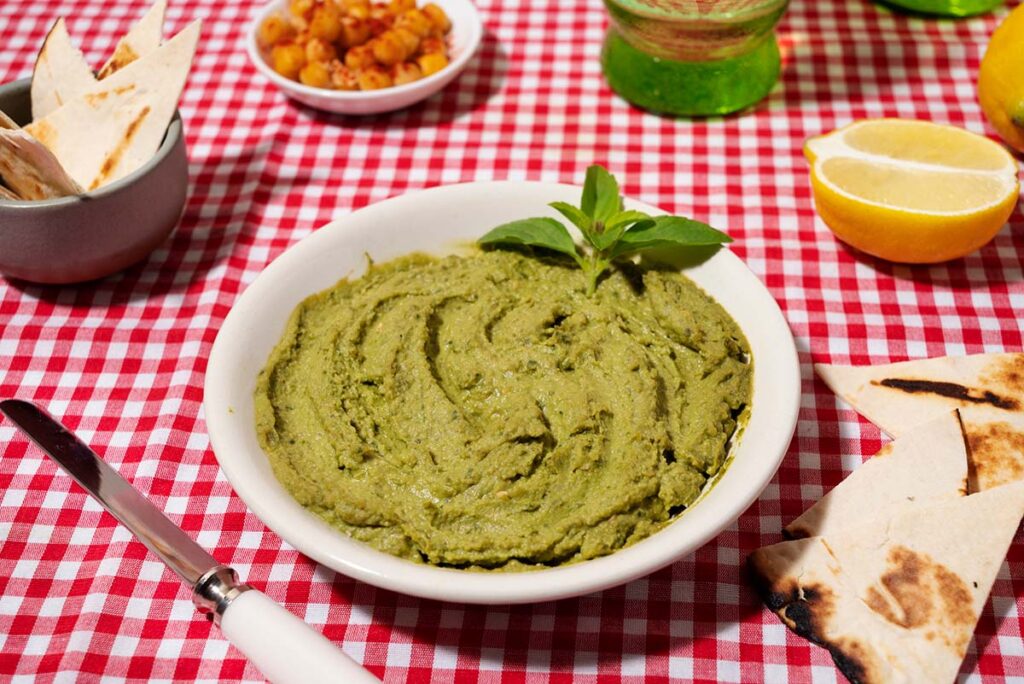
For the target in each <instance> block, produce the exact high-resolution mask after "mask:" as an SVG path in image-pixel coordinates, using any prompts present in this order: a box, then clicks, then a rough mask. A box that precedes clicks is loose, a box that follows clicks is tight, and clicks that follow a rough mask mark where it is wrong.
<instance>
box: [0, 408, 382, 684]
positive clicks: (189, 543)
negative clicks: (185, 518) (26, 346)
mask: <svg viewBox="0 0 1024 684" xmlns="http://www.w3.org/2000/svg"><path fill="white" fill-rule="evenodd" d="M0 412H3V414H4V415H6V416H7V417H8V418H9V419H10V420H11V421H13V422H14V424H15V425H17V426H18V427H19V428H20V429H21V431H22V432H24V433H25V434H26V435H28V437H29V438H30V439H31V440H32V441H33V442H35V444H36V446H38V447H39V448H40V449H42V450H43V452H44V453H46V455H47V456H49V457H50V458H51V459H53V460H54V461H55V462H56V463H57V465H59V466H60V467H61V468H63V469H64V470H65V471H67V473H68V474H69V475H71V477H73V478H74V479H75V481H76V482H78V484H80V485H82V487H84V488H85V490H86V491H87V492H89V494H91V495H92V497H93V498H94V499H96V501H98V502H99V503H100V505H102V506H103V507H104V508H105V509H107V511H108V512H109V513H110V514H111V515H113V516H114V517H115V518H117V519H118V521H120V523H121V524H122V525H124V526H125V527H127V528H128V529H129V531H131V533H132V534H134V535H135V536H136V537H137V538H138V539H139V541H141V542H142V543H143V544H145V545H146V547H147V548H148V549H149V550H150V551H152V552H153V553H155V554H156V555H157V556H159V557H160V560H162V561H163V562H164V563H165V564H166V565H167V567H169V568H170V569H171V570H173V571H174V572H175V574H177V575H178V577H180V578H181V579H182V581H184V582H185V583H186V584H188V585H189V586H190V587H192V602H193V603H194V604H195V606H196V608H198V609H199V611H200V612H202V613H208V614H212V615H213V620H214V622H216V623H217V624H218V625H219V626H220V629H221V632H223V634H224V636H225V637H227V639H228V641H230V642H231V643H232V644H234V645H235V647H236V648H237V649H238V650H239V651H241V652H242V653H243V654H245V656H246V657H247V658H248V659H249V660H250V661H252V663H253V665H255V666H256V667H257V668H258V669H259V671H260V672H261V673H262V674H263V675H264V676H265V677H266V678H267V679H268V680H270V681H271V682H275V684H292V683H293V682H294V683H296V684H299V683H301V684H306V683H307V682H356V683H362V682H377V681H378V680H377V678H376V677H374V676H373V675H371V674H370V673H369V672H367V671H366V670H364V669H363V668H362V667H361V666H360V665H359V664H358V663H356V662H355V661H354V660H352V659H351V658H349V657H348V656H347V655H345V654H344V653H343V652H342V651H341V650H340V649H338V648H337V647H336V646H335V645H334V644H332V643H331V642H330V641H328V640H327V639H326V638H325V637H324V636H323V635H322V634H320V633H319V632H317V631H316V630H314V629H313V628H312V627H310V626H309V625H307V624H306V623H305V622H303V621H302V620H300V619H299V618H297V617H296V616H295V615H293V614H292V613H290V612H288V610H286V609H285V608H284V607H283V606H281V605H279V604H278V603H276V602H274V601H273V600H272V599H270V598H269V597H267V595H266V594H264V593H262V592H260V591H257V590H255V589H253V588H252V587H250V586H248V585H246V584H242V583H241V582H239V581H238V575H237V574H236V573H235V571H234V570H232V569H231V568H229V567H227V566H225V565H221V564H220V563H218V562H217V560H216V559H215V558H214V557H213V556H211V555H210V554H209V553H207V552H206V551H205V550H204V549H203V548H202V547H200V546H199V545H198V544H196V543H195V541H193V540H192V538H191V537H189V536H188V535H187V534H185V532H184V530H182V529H181V528H180V527H178V526H177V525H175V524H174V523H172V522H171V521H170V520H168V519H167V517H166V516H165V515H164V514H163V513H161V512H160V510H159V509H158V508H157V507H156V506H154V505H153V504H152V503H151V502H150V501H149V499H147V498H145V497H144V496H142V494H140V493H139V492H138V490H136V489H135V488H134V487H132V486H131V485H130V484H128V482H127V481H126V480H125V479H124V478H123V477H121V476H120V475H118V474H117V471H115V470H114V469H113V468H111V467H110V466H109V465H107V464H106V463H104V462H103V460H102V459H100V457H99V456H97V455H96V452H94V451H93V450H92V449H90V448H89V447H88V446H86V445H85V443H83V442H82V441H81V440H80V439H78V437H76V436H75V435H74V434H73V433H72V432H71V431H70V430H68V429H67V428H65V427H64V426H63V425H61V424H60V423H59V422H58V421H57V420H56V419H54V418H52V417H51V416H50V415H49V414H48V413H47V412H46V411H44V410H43V409H41V408H39V407H38V406H36V405H34V404H31V403H29V402H27V401H22V400H20V399H7V400H4V401H0Z"/></svg>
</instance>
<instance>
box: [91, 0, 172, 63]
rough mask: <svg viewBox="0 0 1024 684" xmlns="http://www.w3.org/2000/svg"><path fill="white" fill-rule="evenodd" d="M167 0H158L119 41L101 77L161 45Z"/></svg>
mask: <svg viewBox="0 0 1024 684" xmlns="http://www.w3.org/2000/svg"><path fill="white" fill-rule="evenodd" d="M166 10H167V0H157V1H156V2H155V3H153V6H152V7H150V8H149V10H148V11H147V12H146V13H145V14H144V15H143V16H142V19H140V20H139V21H138V23H137V24H135V25H134V26H132V28H131V29H130V30H129V31H128V33H126V34H125V35H124V37H123V38H121V40H119V41H118V43H117V46H116V47H115V48H114V54H112V55H111V56H110V59H108V60H107V62H106V64H104V65H103V67H102V68H101V69H100V78H101V79H103V78H106V77H107V76H110V75H111V74H113V73H114V72H116V71H118V70H119V69H121V68H123V67H126V66H128V65H129V64H131V63H132V62H134V61H135V60H136V59H138V58H139V57H144V56H146V55H148V54H149V53H151V52H153V51H154V50H156V49H157V48H158V47H160V41H161V40H162V39H163V26H164V13H165V12H166Z"/></svg>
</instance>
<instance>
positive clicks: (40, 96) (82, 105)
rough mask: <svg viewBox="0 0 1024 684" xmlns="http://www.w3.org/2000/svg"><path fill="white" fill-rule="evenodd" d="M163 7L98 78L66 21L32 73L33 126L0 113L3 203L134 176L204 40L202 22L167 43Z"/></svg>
mask: <svg viewBox="0 0 1024 684" xmlns="http://www.w3.org/2000/svg"><path fill="white" fill-rule="evenodd" d="M165 9H166V0H158V1H157V3H156V4H155V5H153V7H152V8H150V10H149V11H148V12H147V13H146V14H145V16H143V17H142V19H141V20H140V21H139V22H138V23H137V24H136V25H135V26H134V27H132V29H131V30H130V31H129V32H128V33H127V34H126V35H125V36H124V37H123V38H122V39H121V40H120V42H119V43H118V44H117V47H116V48H115V49H114V53H113V55H111V57H110V59H109V60H107V62H106V64H104V65H103V67H102V68H101V69H100V71H99V73H98V75H93V71H92V69H91V68H90V67H89V64H88V63H87V62H86V61H85V57H84V56H83V55H82V53H81V51H79V50H78V48H76V47H75V46H74V45H73V44H72V42H71V37H70V36H69V35H68V31H67V26H66V25H65V23H64V20H63V19H58V20H57V22H56V23H55V24H54V26H53V28H52V29H51V30H50V33H49V34H47V36H46V40H45V41H44V43H43V47H42V49H41V50H40V51H39V56H38V57H37V58H36V65H35V70H34V71H33V73H32V87H31V96H32V119H33V120H32V122H31V123H29V124H28V125H26V126H25V127H24V128H20V127H19V126H18V125H17V124H16V123H15V122H14V121H12V120H11V119H10V117H8V116H6V115H4V114H3V113H2V112H0V181H2V183H0V199H9V200H12V199H13V200H40V199H50V198H53V197H62V196H65V195H77V194H82V193H84V192H89V191H91V190H96V189H97V188H101V187H103V186H104V185H106V184H107V183H110V182H112V181H115V180H117V179H119V178H123V177H124V176H126V175H128V174H130V173H131V172H132V171H135V170H136V169H138V168H139V167H140V166H142V165H143V164H144V163H146V161H148V160H149V159H151V158H152V157H153V155H154V154H155V153H156V151H157V149H158V148H159V147H160V143H161V142H162V141H163V138H164V134H165V133H166V131H167V126H168V124H169V123H170V121H171V118H172V117H173V116H174V111H175V109H176V107H177V104H178V99H179V97H180V96H181V91H182V89H183V88H184V86H185V80H186V78H187V77H188V71H189V68H190V67H191V65H192V57H193V56H194V54H195V51H196V46H197V44H198V41H199V22H198V21H195V22H193V23H192V24H190V25H189V26H187V27H186V28H185V29H184V30H182V31H181V32H180V33H178V34H177V35H176V36H174V37H173V38H171V39H170V40H168V41H167V42H165V43H161V40H162V26H163V20H164V11H165Z"/></svg>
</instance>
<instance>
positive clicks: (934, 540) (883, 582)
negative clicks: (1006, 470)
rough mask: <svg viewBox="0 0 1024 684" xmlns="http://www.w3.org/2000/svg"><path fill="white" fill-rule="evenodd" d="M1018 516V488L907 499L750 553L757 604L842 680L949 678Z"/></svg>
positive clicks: (1023, 509)
mask: <svg viewBox="0 0 1024 684" xmlns="http://www.w3.org/2000/svg"><path fill="white" fill-rule="evenodd" d="M1022 515H1024V483H1014V484H1010V485H1005V486H1003V487H997V488H995V489H990V490H988V491H986V492H982V493H980V494H974V495H971V496H965V497H959V498H955V499H948V500H943V501H936V502H932V503H927V504H920V505H915V504H907V505H906V506H905V507H904V508H903V510H902V511H900V512H898V513H896V514H894V515H892V516H888V517H885V516H882V517H879V518H877V519H875V520H873V521H872V522H869V523H865V524H864V525H860V526H857V527H855V528H846V529H842V530H839V531H837V532H836V533H835V534H833V535H830V536H825V537H810V538H808V539H798V540H796V541H789V542H783V543H781V544H775V545H773V546H767V547H765V548H762V549H758V550H757V551H755V552H754V553H753V554H752V555H751V557H750V568H751V572H752V575H753V577H754V580H755V583H756V584H757V586H758V589H759V591H760V592H761V594H762V597H763V599H764V601H765V603H766V604H767V605H768V606H769V607H770V608H771V609H772V610H773V611H775V612H776V613H777V614H778V615H779V617H780V618H781V619H782V621H783V622H785V623H786V625H787V626H789V627H790V629H792V630H793V631H794V632H796V633H797V634H799V635H800V636H802V637H804V638H807V639H810V640H811V641H813V642H815V643H817V644H820V645H822V646H824V647H825V648H827V649H828V650H829V651H830V653H831V654H832V659H833V660H834V661H835V663H836V666H837V667H838V668H839V669H840V671H841V672H842V673H843V674H844V675H846V677H847V679H849V680H850V681H851V682H861V683H863V684H874V683H875V682H922V683H924V682H928V683H939V682H952V681H954V680H955V678H956V676H957V673H958V672H959V670H960V665H961V662H962V660H963V657H964V655H965V654H966V652H967V646H968V644H969V643H970V641H971V635H972V634H973V632H974V627H975V625H976V623H977V621H978V616H979V615H980V613H981V610H982V608H983V607H984V605H985V603H986V601H987V597H988V594H989V592H990V591H991V589H992V583H993V582H994V581H995V578H996V574H997V573H998V571H999V568H1000V566H1001V565H1002V562H1003V557H1004V556H1005V555H1006V552H1007V549H1008V548H1009V546H1010V543H1011V541H1012V540H1013V536H1014V533H1015V532H1016V531H1017V526H1018V525H1019V524H1020V520H1021V516H1022Z"/></svg>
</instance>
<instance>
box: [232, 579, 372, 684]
mask: <svg viewBox="0 0 1024 684" xmlns="http://www.w3.org/2000/svg"><path fill="white" fill-rule="evenodd" d="M220 629H221V631H222V632H223V633H224V636H226V637H227V638H228V641H230V642H231V643H232V644H234V645H235V647H236V648H237V649H238V650H239V651H241V652H242V653H244V654H245V657H246V658H248V659H249V660H251V661H252V664H253V665H255V666H256V668H257V669H258V670H259V671H260V672H261V673H263V676H264V677H266V678H267V679H268V680H269V681H270V682H272V683H273V684H293V683H294V684H315V683H317V682H345V683H348V682H353V684H356V683H358V684H362V683H363V682H375V683H376V682H378V681H379V680H378V679H377V678H376V677H374V676H373V675H371V674H370V673H369V672H367V671H366V670H364V669H363V668H362V666H360V665H359V664H358V663H357V662H356V661H354V660H352V659H351V658H349V657H348V656H347V655H345V654H344V653H343V652H342V651H341V649H339V648H338V647H337V646H335V645H334V644H332V643H331V642H330V641H328V640H327V639H326V638H325V637H324V635H323V634H321V633H320V632H318V631H316V630H315V629H313V628H312V627H310V626H309V625H307V624H306V623H305V622H303V621H302V620H300V619H299V618H297V617H295V616H294V615H293V614H291V613H290V612H288V610H286V609H285V608H284V606H281V605H279V604H278V603H276V602H275V601H273V600H272V599H271V598H270V597H268V596H267V595H266V594H264V593H263V592H260V591H257V590H255V589H249V590H248V591H243V592H242V593H241V594H238V595H237V596H235V597H234V598H233V599H232V600H231V602H230V603H229V604H228V605H227V608H226V609H225V610H224V614H223V615H221V618H220Z"/></svg>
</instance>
